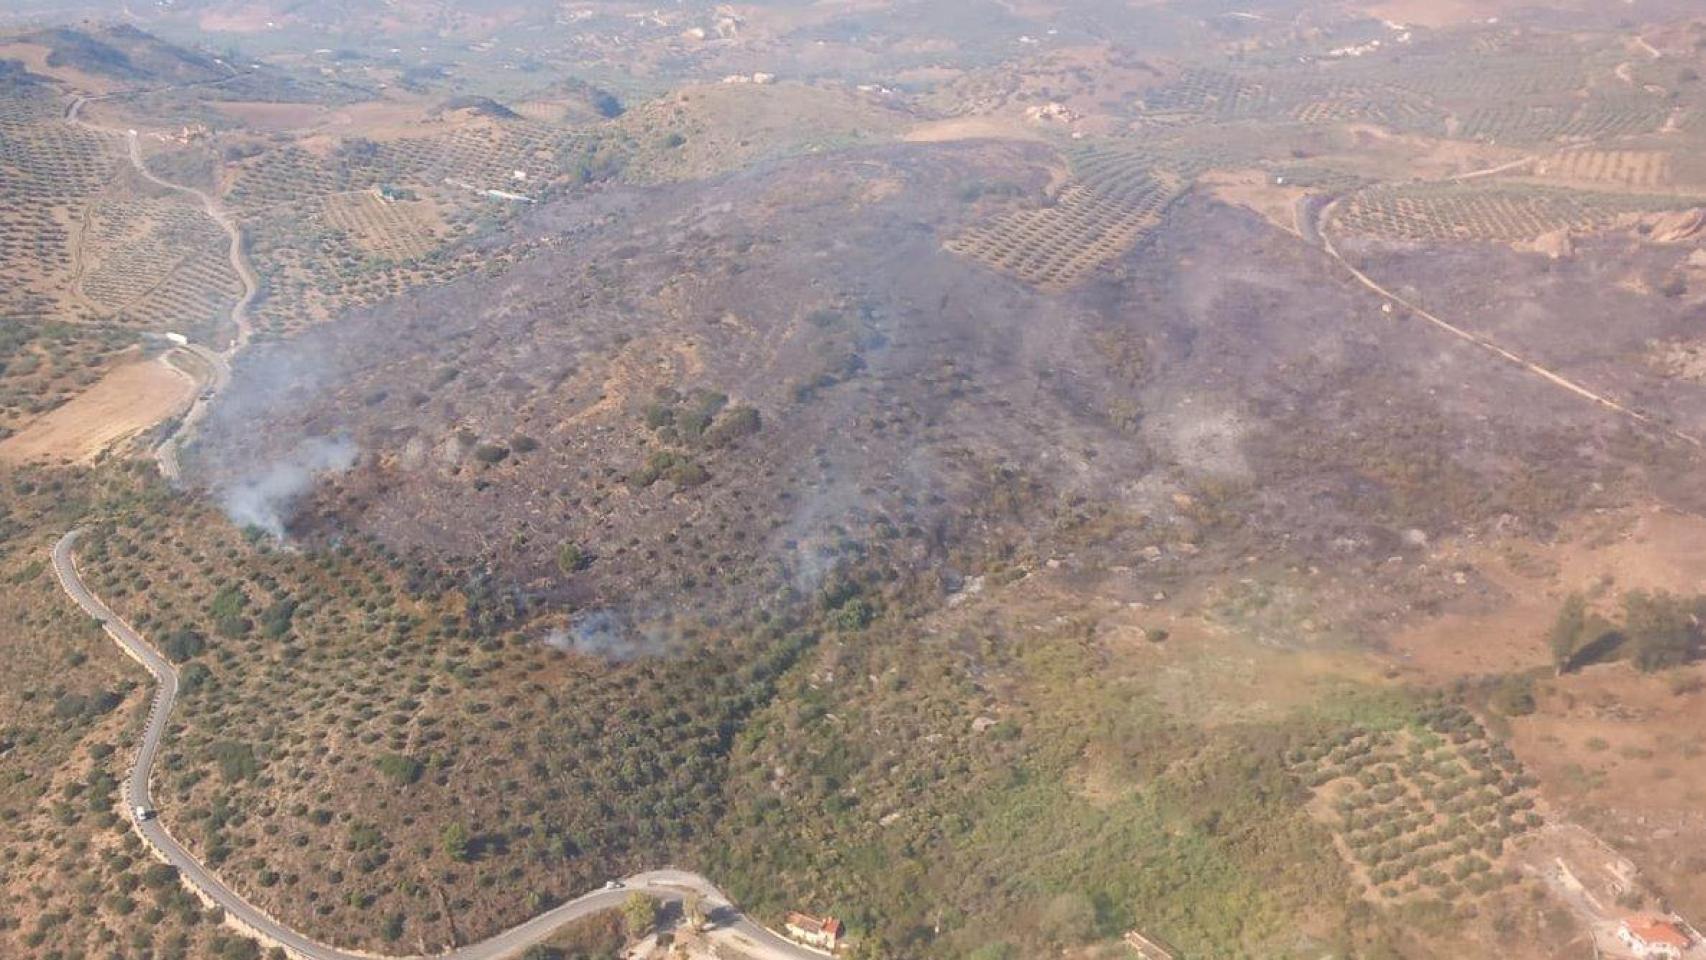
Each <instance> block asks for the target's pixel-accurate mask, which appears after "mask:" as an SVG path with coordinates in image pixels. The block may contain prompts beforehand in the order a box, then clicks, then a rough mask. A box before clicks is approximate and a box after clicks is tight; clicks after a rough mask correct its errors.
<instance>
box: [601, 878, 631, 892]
mask: <svg viewBox="0 0 1706 960" xmlns="http://www.w3.org/2000/svg"><path fill="white" fill-rule="evenodd" d="M624 886H626V884H624V883H623V882H622V881H620V880H606V881H604V889H606V890H620V889H622V888H623V887H624Z"/></svg>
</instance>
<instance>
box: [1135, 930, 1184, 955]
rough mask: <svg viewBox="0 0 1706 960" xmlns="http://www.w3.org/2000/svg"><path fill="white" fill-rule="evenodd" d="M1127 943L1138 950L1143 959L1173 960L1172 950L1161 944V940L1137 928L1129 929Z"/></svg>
mask: <svg viewBox="0 0 1706 960" xmlns="http://www.w3.org/2000/svg"><path fill="white" fill-rule="evenodd" d="M1125 945H1126V946H1128V947H1130V948H1132V949H1133V950H1136V951H1137V955H1138V956H1140V957H1142V958H1143V960H1173V953H1172V951H1170V950H1168V949H1167V948H1166V947H1164V946H1162V945H1161V942H1160V941H1158V940H1155V939H1153V938H1151V937H1146V936H1144V935H1143V934H1142V933H1141V932H1139V931H1137V930H1127V931H1126V933H1125Z"/></svg>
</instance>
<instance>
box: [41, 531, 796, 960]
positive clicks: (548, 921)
mask: <svg viewBox="0 0 1706 960" xmlns="http://www.w3.org/2000/svg"><path fill="white" fill-rule="evenodd" d="M81 532H82V531H80V530H73V531H71V532H70V533H67V534H66V535H65V536H63V537H61V538H59V541H58V542H57V543H55V544H54V546H53V572H54V574H55V575H56V576H58V577H59V583H60V586H61V587H62V588H64V590H65V593H66V594H67V595H68V596H70V597H71V599H72V600H74V601H76V602H77V605H78V606H80V607H82V608H83V610H84V612H86V613H88V614H89V616H91V617H94V618H95V619H96V620H98V621H100V623H101V625H102V627H103V628H105V630H106V632H107V635H108V636H110V637H112V638H113V640H114V641H116V642H117V643H118V645H119V646H120V647H121V648H123V649H124V651H125V652H126V653H128V654H130V655H131V656H132V657H134V658H136V659H137V660H138V661H140V662H141V663H142V665H143V666H144V667H146V668H148V672H149V673H151V674H153V675H154V679H155V680H156V681H157V684H158V685H157V687H156V688H155V691H154V702H153V704H152V706H151V707H150V708H149V711H148V723H147V725H146V726H145V727H144V728H143V731H142V742H141V744H140V745H139V746H138V747H137V751H136V761H135V763H134V765H133V766H132V767H131V769H130V775H129V776H128V777H126V778H125V782H124V787H123V789H124V795H125V815H126V816H127V817H129V818H130V820H131V824H132V826H133V827H134V828H135V829H136V830H137V832H138V833H140V834H142V836H143V837H144V838H145V839H147V841H148V842H149V843H150V844H152V845H153V847H154V849H155V850H157V851H159V853H160V854H161V855H162V856H163V857H164V858H165V859H166V862H168V863H170V864H171V865H172V866H174V867H177V868H178V872H179V873H180V874H181V876H182V878H183V880H184V882H186V883H187V884H189V885H190V886H191V887H192V888H193V889H194V890H196V891H197V892H198V893H199V894H201V895H202V896H203V897H205V898H207V899H208V900H211V901H212V902H213V903H216V904H218V905H219V906H220V907H221V908H223V909H224V910H225V912H226V914H227V916H228V917H231V918H234V919H236V920H237V921H239V922H240V925H241V926H242V927H246V928H248V930H249V931H250V932H253V933H255V934H258V935H259V936H261V937H262V938H263V939H265V940H268V941H271V943H273V944H277V945H278V946H282V947H284V948H285V950H286V951H288V952H289V953H290V955H291V956H293V957H296V958H298V960H372V958H373V956H374V955H373V954H368V953H356V952H350V951H345V950H340V949H338V948H336V947H333V946H329V945H327V944H323V943H319V942H317V941H314V940H311V939H309V938H308V937H306V936H304V935H302V934H300V933H298V932H296V931H295V930H292V929H291V928H289V927H287V926H285V925H284V924H282V923H279V922H278V921H277V920H274V919H273V918H272V917H270V916H268V915H267V914H266V913H264V912H263V911H261V910H260V909H259V908H257V907H255V906H254V905H253V904H250V903H249V902H248V901H246V900H244V899H243V898H242V897H241V896H239V895H238V894H237V892H236V891H234V890H232V889H231V888H230V887H228V886H226V885H225V883H224V881H222V880H220V879H219V877H217V876H215V875H214V874H213V872H212V871H210V870H208V869H207V868H206V867H205V866H203V865H202V864H201V862H200V861H198V860H196V858H195V857H194V856H192V855H191V854H190V852H189V851H188V850H187V849H185V848H184V846H183V845H182V844H180V843H179V842H178V841H177V840H176V839H174V838H173V837H172V835H171V833H170V832H168V831H167V829H166V826H165V822H164V821H163V820H162V819H161V818H160V817H158V816H156V817H152V818H150V819H147V820H139V819H137V818H136V816H135V814H134V809H133V808H134V807H136V806H138V805H140V806H142V807H145V808H147V809H149V810H153V809H155V806H154V800H153V796H152V795H151V793H150V792H149V779H150V777H151V775H152V773H153V770H154V762H155V760H156V759H158V757H159V754H160V744H161V741H162V740H164V739H165V734H166V719H167V715H168V714H170V713H171V711H172V704H173V703H174V702H176V700H177V697H178V671H177V668H176V667H174V666H172V664H171V662H170V661H168V660H167V659H166V657H165V656H164V655H162V654H161V653H160V652H159V651H158V650H156V649H155V648H154V646H153V645H152V644H150V643H148V641H146V640H144V639H143V638H142V635H141V634H139V633H137V632H136V631H135V630H134V629H132V628H131V626H130V625H129V624H127V623H125V622H124V620H122V619H120V618H119V616H118V615H117V614H115V613H114V612H113V611H112V609H111V608H109V607H108V606H107V605H106V604H105V603H103V602H102V601H101V599H100V598H99V597H97V596H95V595H94V594H93V593H92V592H90V590H89V588H88V586H87V585H86V584H85V583H84V582H83V578H82V576H81V575H80V574H79V573H78V572H77V561H76V557H75V555H74V553H73V551H74V549H75V547H76V545H77V537H78V535H79V534H80V533H81ZM166 813H167V817H168V818H169V817H170V814H171V811H166ZM636 890H638V891H640V892H642V893H645V894H647V895H648V896H651V897H654V898H656V899H658V900H659V901H662V902H664V903H671V902H676V901H679V900H681V899H683V898H684V897H685V896H686V895H688V894H698V895H699V896H700V897H702V898H703V904H704V910H705V912H706V914H707V916H708V917H709V918H710V920H711V922H712V930H711V931H710V933H709V936H710V937H712V938H713V939H715V940H718V941H720V942H722V943H725V944H727V945H729V946H731V947H733V948H734V949H736V950H739V951H741V952H742V953H745V954H748V955H750V956H752V957H753V958H754V960H821V958H822V957H824V956H826V955H825V954H823V953H821V952H818V951H816V950H812V949H810V948H808V947H804V946H801V945H799V944H796V943H793V942H792V941H789V940H787V939H784V938H783V937H780V936H778V935H776V934H775V933H772V932H771V931H770V930H768V929H766V928H764V927H762V926H760V925H758V924H756V923H754V922H752V921H751V920H749V919H747V918H746V917H745V916H744V915H742V914H741V913H739V911H737V910H736V909H735V907H734V905H733V904H732V903H731V901H730V900H729V898H728V897H727V896H726V895H724V894H723V892H722V891H721V890H718V889H717V888H716V886H714V885H713V884H712V883H711V882H710V881H709V880H707V879H705V878H704V877H702V876H700V875H698V874H696V873H689V872H686V871H683V870H653V871H648V872H646V873H639V874H635V875H634V876H631V877H628V878H627V879H626V880H624V881H623V885H622V887H621V888H619V889H615V890H595V891H593V892H592V893H589V894H586V895H585V896H582V897H577V898H575V899H573V900H570V901H568V902H566V903H564V904H562V905H560V906H558V907H555V908H553V909H551V910H548V911H546V912H544V913H542V914H540V915H539V916H537V917H534V918H533V919H531V920H528V921H527V922H525V923H522V924H520V925H518V926H514V927H511V928H510V929H508V930H505V931H504V932H502V933H500V934H497V935H496V936H494V937H491V938H489V939H486V940H482V941H480V942H479V943H474V944H469V945H468V946H465V947H458V948H456V949H455V950H452V951H450V952H448V953H444V954H439V955H438V957H439V958H441V960H501V958H505V957H511V956H514V955H516V954H519V953H520V952H521V951H523V950H525V949H526V948H527V947H529V946H531V945H533V944H535V943H538V942H540V941H541V940H544V939H545V938H546V937H548V936H550V934H551V933H552V932H553V931H554V930H556V929H557V928H558V927H560V926H562V925H563V924H565V923H567V922H569V921H571V920H576V919H579V918H581V917H585V916H588V915H590V914H593V913H597V912H598V911H600V910H606V909H609V908H611V907H617V906H620V905H621V903H622V901H623V900H624V899H625V898H626V897H627V896H628V894H629V893H631V892H633V891H636Z"/></svg>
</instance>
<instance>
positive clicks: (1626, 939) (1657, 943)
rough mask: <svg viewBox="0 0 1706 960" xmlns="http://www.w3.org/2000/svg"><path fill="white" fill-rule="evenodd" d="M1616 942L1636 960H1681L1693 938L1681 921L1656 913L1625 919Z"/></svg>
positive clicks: (1619, 927) (1620, 925) (1618, 929)
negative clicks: (1637, 959)
mask: <svg viewBox="0 0 1706 960" xmlns="http://www.w3.org/2000/svg"><path fill="white" fill-rule="evenodd" d="M1617 939H1618V940H1619V941H1621V942H1622V944H1623V945H1624V946H1625V947H1628V948H1629V952H1630V953H1632V954H1634V955H1635V956H1636V957H1639V958H1640V960H1681V958H1682V955H1683V953H1685V952H1686V951H1687V950H1688V948H1689V946H1690V945H1692V944H1693V943H1694V937H1693V936H1692V935H1691V934H1690V932H1689V929H1688V927H1687V926H1686V925H1684V924H1683V922H1682V921H1681V920H1678V919H1676V918H1675V917H1667V916H1664V915H1662V914H1657V913H1641V914H1635V915H1634V916H1630V917H1625V918H1624V919H1623V922H1622V923H1619V924H1618V925H1617Z"/></svg>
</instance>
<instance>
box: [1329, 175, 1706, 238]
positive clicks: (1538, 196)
mask: <svg viewBox="0 0 1706 960" xmlns="http://www.w3.org/2000/svg"><path fill="white" fill-rule="evenodd" d="M1680 205H1685V204H1684V203H1683V202H1682V201H1678V200H1675V199H1671V198H1667V197H1662V196H1640V195H1627V194H1610V193H1590V192H1584V191H1571V190H1564V189H1558V188H1551V187H1538V186H1534V187H1530V186H1521V185H1500V186H1482V185H1479V184H1474V185H1463V184H1414V185H1398V186H1390V185H1389V186H1380V187H1375V188H1372V189H1370V190H1366V191H1363V192H1361V193H1357V194H1353V195H1352V196H1350V197H1348V198H1346V200H1345V201H1344V202H1343V203H1342V204H1341V205H1340V206H1339V207H1338V208H1337V209H1336V210H1335V212H1334V215H1333V218H1332V222H1331V223H1330V224H1329V227H1330V228H1331V229H1333V230H1334V232H1341V231H1342V232H1348V233H1353V234H1360V235H1363V236H1371V237H1376V238H1379V239H1382V240H1405V241H1415V242H1429V243H1442V242H1462V241H1491V242H1496V243H1525V242H1529V241H1532V240H1535V239H1536V238H1538V237H1541V236H1544V235H1546V234H1548V233H1552V232H1555V231H1558V230H1564V229H1569V230H1575V231H1590V230H1601V229H1605V228H1607V227H1610V226H1611V225H1612V224H1614V223H1615V222H1616V221H1617V220H1618V218H1620V217H1622V216H1624V215H1625V214H1630V213H1641V212H1650V211H1657V210H1667V209H1673V208H1675V207H1677V206H1680Z"/></svg>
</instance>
